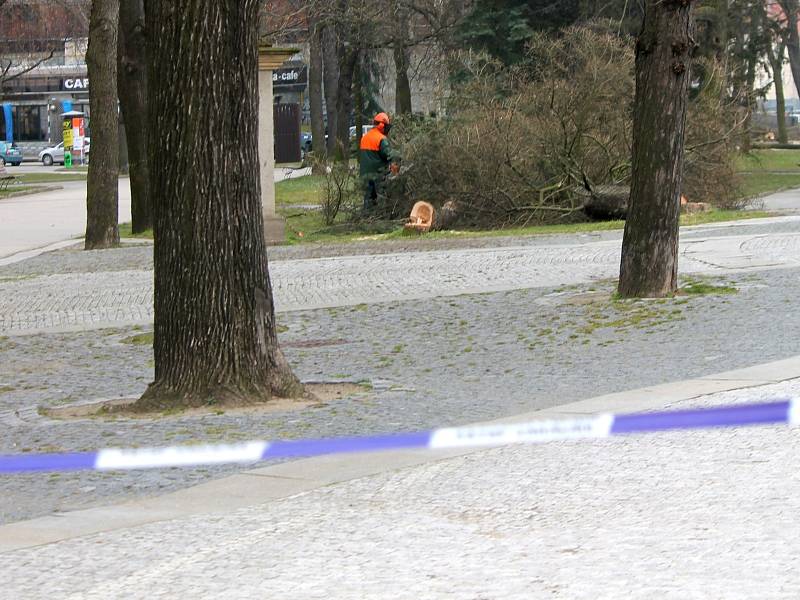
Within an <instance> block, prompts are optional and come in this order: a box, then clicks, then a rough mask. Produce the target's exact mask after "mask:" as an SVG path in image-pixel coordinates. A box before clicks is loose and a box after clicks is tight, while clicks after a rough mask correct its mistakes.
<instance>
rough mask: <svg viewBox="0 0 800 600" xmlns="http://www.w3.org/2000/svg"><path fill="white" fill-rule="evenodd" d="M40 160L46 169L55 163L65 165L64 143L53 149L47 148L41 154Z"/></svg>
mask: <svg viewBox="0 0 800 600" xmlns="http://www.w3.org/2000/svg"><path fill="white" fill-rule="evenodd" d="M39 160H40V161H41V162H42V164H43V165H44V166H46V167H49V166H50V165H52V164H53V163H59V164H62V165H63V164H64V142H60V143H58V144H56V145H55V146H52V147H51V148H45V149H44V150H42V151H41V152H39Z"/></svg>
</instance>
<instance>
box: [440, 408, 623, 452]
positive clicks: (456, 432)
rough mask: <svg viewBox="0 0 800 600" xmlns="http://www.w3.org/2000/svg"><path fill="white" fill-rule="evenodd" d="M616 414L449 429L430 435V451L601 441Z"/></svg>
mask: <svg viewBox="0 0 800 600" xmlns="http://www.w3.org/2000/svg"><path fill="white" fill-rule="evenodd" d="M613 424H614V415H610V414H608V415H597V416H596V417H586V418H580V419H567V420H564V421H536V422H532V423H520V424H514V425H482V426H477V427H448V428H445V429H437V430H435V431H434V432H433V434H432V435H431V439H430V442H428V447H429V448H459V447H465V446H502V445H505V444H519V443H527V444H533V443H537V442H553V441H556V440H570V439H578V438H602V437H608V436H609V435H610V434H611V427H612V425H613Z"/></svg>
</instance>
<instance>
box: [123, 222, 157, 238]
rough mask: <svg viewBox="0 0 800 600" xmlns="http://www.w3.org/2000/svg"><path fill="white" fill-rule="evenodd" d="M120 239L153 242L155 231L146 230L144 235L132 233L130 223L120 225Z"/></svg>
mask: <svg viewBox="0 0 800 600" xmlns="http://www.w3.org/2000/svg"><path fill="white" fill-rule="evenodd" d="M119 237H121V238H137V239H142V240H152V239H153V230H152V229H146V230H145V231H143V232H142V233H133V232H132V231H131V224H130V223H120V224H119Z"/></svg>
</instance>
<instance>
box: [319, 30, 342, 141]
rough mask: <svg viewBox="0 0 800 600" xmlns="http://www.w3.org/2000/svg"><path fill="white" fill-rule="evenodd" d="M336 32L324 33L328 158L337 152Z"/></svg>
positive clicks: (327, 31)
mask: <svg viewBox="0 0 800 600" xmlns="http://www.w3.org/2000/svg"><path fill="white" fill-rule="evenodd" d="M336 36H337V33H336V30H335V28H334V27H331V26H328V27H325V30H324V31H323V32H322V49H323V50H322V61H323V63H324V72H323V80H324V83H325V111H326V113H327V118H328V127H327V130H328V140H327V142H326V143H327V146H328V156H333V154H334V153H335V152H336V117H337V113H336V92H337V90H338V83H337V82H338V80H339V61H338V52H337V40H336Z"/></svg>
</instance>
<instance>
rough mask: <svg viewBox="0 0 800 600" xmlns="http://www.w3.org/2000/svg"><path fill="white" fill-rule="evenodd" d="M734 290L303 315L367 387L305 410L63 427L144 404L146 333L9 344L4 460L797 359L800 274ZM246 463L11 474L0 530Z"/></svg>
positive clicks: (342, 371)
mask: <svg viewBox="0 0 800 600" xmlns="http://www.w3.org/2000/svg"><path fill="white" fill-rule="evenodd" d="M708 281H709V282H710V283H712V284H715V285H726V286H733V287H735V288H736V289H737V290H738V292H737V293H733V294H722V295H704V296H697V297H678V298H673V299H668V300H657V301H639V302H614V301H611V300H610V296H611V292H612V289H613V288H612V285H611V284H610V283H600V284H588V285H581V286H562V287H559V288H555V289H554V288H544V289H542V288H535V289H530V290H516V291H510V292H496V293H488V294H476V295H465V296H458V297H445V298H433V299H429V300H426V301H425V302H424V304H423V305H422V308H423V310H420V306H419V305H417V304H415V303H408V302H390V303H379V304H370V305H356V306H350V307H343V308H333V309H318V310H311V311H295V312H289V313H282V314H281V315H279V318H278V323H279V327H280V331H281V333H280V339H281V343H282V346H283V348H284V350H285V352H286V354H287V358H288V359H289V361H290V363H291V365H292V367H293V368H294V369H295V372H296V373H297V374H298V376H299V377H300V378H301V379H302V380H303V381H366V382H370V383H371V384H372V386H373V389H372V390H370V391H368V392H365V393H364V394H363V395H360V396H356V397H353V398H349V399H345V400H340V401H335V402H331V403H329V404H328V405H327V406H323V407H319V408H314V409H307V410H302V411H281V412H272V413H261V414H259V413H257V414H247V415H241V414H234V413H225V414H208V415H204V416H195V417H189V416H181V415H173V416H169V417H163V418H159V419H116V420H103V419H84V420H73V421H57V420H53V419H49V418H46V417H44V416H42V415H41V414H39V407H53V406H63V405H68V404H76V403H81V402H87V401H94V400H97V399H100V398H116V397H136V396H138V395H140V394H141V393H142V392H143V391H144V390H145V388H146V386H147V384H148V382H150V381H151V380H152V377H153V363H152V350H151V348H150V347H148V346H146V345H137V344H131V343H126V340H128V341H130V340H129V337H130V336H132V335H134V334H141V333H142V332H143V331H147V330H149V326H148V327H145V328H144V329H102V330H93V331H83V332H68V333H58V334H53V333H49V334H39V335H27V336H13V337H6V338H0V407H2V408H0V427H2V428H3V435H2V436H0V453H16V452H35V451H40V452H48V451H80V450H92V449H96V448H98V447H107V446H129V445H133V446H143V445H165V444H173V443H176V444H179V443H193V442H202V441H209V442H219V441H237V440H245V439H264V438H267V439H269V438H297V437H309V436H332V435H348V434H366V433H377V432H386V431H402V430H413V429H424V428H429V427H435V426H444V425H452V424H459V423H467V422H474V421H481V420H488V419H492V418H496V417H501V416H505V415H512V414H518V413H520V412H525V411H529V410H535V409H537V408H546V407H550V406H555V405H558V404H563V403H566V402H571V401H574V400H580V399H583V398H588V397H592V396H595V395H597V394H602V393H610V392H615V391H620V390H624V389H635V388H639V387H643V386H648V385H653V384H658V383H664V382H668V381H678V380H683V379H687V378H691V377H697V376H703V375H708V374H711V373H717V372H721V371H725V370H730V369H735V368H741V367H744V366H748V365H751V364H756V363H762V362H768V361H772V360H778V359H781V358H786V357H789V356H794V355H797V354H798V342H797V340H798V338H799V335H798V334H800V331H798V329H800V322H798V319H797V318H796V315H795V312H796V305H797V298H798V297H800V269H781V270H767V271H760V272H754V273H745V274H737V275H735V276H727V277H725V278H712V279H709V280H708ZM237 470H238V468H237V467H213V468H198V469H184V470H174V471H167V472H156V471H150V472H143V473H126V474H123V475H121V476H117V475H111V474H108V473H63V474H53V475H19V476H13V477H3V478H0V523H7V522H12V521H17V520H20V519H25V518H31V517H35V516H39V515H43V514H48V513H51V512H53V511H64V510H70V509H75V508H81V507H86V506H93V505H98V504H107V503H109V502H114V501H118V500H122V499H126V498H131V497H139V496H148V495H153V494H156V493H160V492H166V491H172V490H175V489H179V488H182V487H186V486H188V485H192V484H194V483H199V482H201V481H205V480H208V479H210V478H215V477H220V476H222V475H226V474H230V473H233V472H236V471H237Z"/></svg>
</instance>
